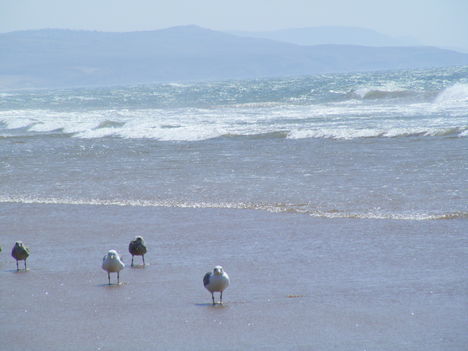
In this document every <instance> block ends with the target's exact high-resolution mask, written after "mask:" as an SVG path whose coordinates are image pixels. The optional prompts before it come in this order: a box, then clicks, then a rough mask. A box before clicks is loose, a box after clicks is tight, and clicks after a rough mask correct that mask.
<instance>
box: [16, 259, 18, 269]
mask: <svg viewBox="0 0 468 351" xmlns="http://www.w3.org/2000/svg"><path fill="white" fill-rule="evenodd" d="M16 271H19V266H18V260H16Z"/></svg>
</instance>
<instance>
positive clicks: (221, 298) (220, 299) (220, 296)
mask: <svg viewBox="0 0 468 351" xmlns="http://www.w3.org/2000/svg"><path fill="white" fill-rule="evenodd" d="M219 303H220V304H221V305H222V304H223V292H222V291H221V294H220V295H219Z"/></svg>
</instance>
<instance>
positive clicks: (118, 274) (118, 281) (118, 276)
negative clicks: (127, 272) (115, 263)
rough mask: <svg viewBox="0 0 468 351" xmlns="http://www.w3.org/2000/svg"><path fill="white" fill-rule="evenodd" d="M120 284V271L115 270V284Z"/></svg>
mask: <svg viewBox="0 0 468 351" xmlns="http://www.w3.org/2000/svg"><path fill="white" fill-rule="evenodd" d="M118 284H120V272H117V285H118Z"/></svg>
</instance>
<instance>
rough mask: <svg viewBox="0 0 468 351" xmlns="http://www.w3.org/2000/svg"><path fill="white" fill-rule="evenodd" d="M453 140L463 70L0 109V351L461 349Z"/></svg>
mask: <svg viewBox="0 0 468 351" xmlns="http://www.w3.org/2000/svg"><path fill="white" fill-rule="evenodd" d="M467 131H468V67H458V68H444V69H434V70H421V71H398V72H373V73H352V74H329V75H320V76H314V77H302V78H282V79H268V80H251V81H228V82H205V83H190V84H188V83H187V84H180V83H172V84H158V85H156V84H155V85H145V86H141V85H140V86H125V87H105V88H96V87H95V88H89V87H88V88H74V89H55V90H34V91H26V90H22V91H9V92H2V93H1V94H0V247H3V250H2V251H1V252H0V282H1V283H0V306H1V310H0V321H1V328H0V340H2V345H6V346H5V347H7V348H8V350H11V351H16V350H18V351H20V350H32V351H35V350H37V351H40V350H44V349H48V350H64V349H66V350H69V351H73V350H76V351H79V350H115V349H120V350H134V349H148V350H179V351H189V350H213V351H214V350H278V351H280V350H281V351H282V350H294V351H296V350H343V351H348V350H385V351H386V350H388V351H393V350H408V351H415V350H418V351H432V350H433V351H439V350H453V351H455V350H456V351H462V350H466V349H467V345H468V335H467V333H466V331H467V326H468V320H467V316H468V305H467V303H466V302H467V292H468V289H467V282H468V276H467V271H466V266H467V264H466V263H467V257H468V254H467V253H468V250H467V248H468V238H467V235H466V233H467V230H466V228H467V225H466V220H467V214H468V201H467V189H468V187H467V184H466V181H467V179H468V177H467V172H466V168H467V155H468V153H467V149H468V141H467V139H468V138H467V136H468V133H467ZM136 235H141V236H143V237H144V238H145V241H146V243H147V246H148V252H147V254H146V255H145V261H146V263H147V264H146V266H143V265H140V264H137V265H136V266H135V267H130V265H129V262H130V261H131V256H130V255H129V253H128V243H129V242H130V240H132V239H133V238H134V237H135V236H136ZM16 240H21V241H23V242H24V243H25V245H26V246H28V247H30V249H31V255H30V257H29V258H28V270H27V271H23V270H20V271H17V270H16V265H15V260H14V259H13V258H12V257H11V256H10V255H9V251H10V250H11V248H12V247H13V245H14V242H15V241H16ZM110 249H115V250H117V251H118V252H119V253H120V254H121V255H122V257H123V261H124V262H125V263H126V264H127V267H126V268H125V269H124V270H123V271H122V272H120V282H121V283H120V284H118V285H117V284H113V285H108V278H107V273H106V272H104V271H103V270H102V269H101V263H102V257H103V255H104V254H105V253H107V251H108V250H110ZM136 261H137V262H138V263H140V262H141V261H140V258H136ZM216 265H222V266H223V268H224V270H225V271H226V272H227V273H228V274H229V276H230V278H231V284H230V286H229V288H228V289H227V290H226V291H225V292H224V293H223V301H224V305H217V306H212V303H211V295H210V293H209V292H208V291H207V290H206V289H205V288H204V286H203V281H202V280H203V276H204V274H205V273H206V272H207V271H211V270H212V269H213V267H214V266H216ZM20 267H22V263H20ZM112 279H114V277H112Z"/></svg>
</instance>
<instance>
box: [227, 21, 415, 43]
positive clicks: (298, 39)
mask: <svg viewBox="0 0 468 351" xmlns="http://www.w3.org/2000/svg"><path fill="white" fill-rule="evenodd" d="M228 33H230V34H235V35H239V36H243V37H251V38H263V39H270V40H276V41H282V42H287V43H292V44H297V45H309V46H310V45H327V44H336V45H360V46H421V43H420V42H418V41H417V40H416V39H413V38H409V37H391V36H388V35H385V34H382V33H379V32H376V31H374V30H371V29H366V28H356V27H339V26H321V27H306V28H289V29H280V30H273V31H264V32H245V31H230V32H228Z"/></svg>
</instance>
